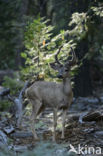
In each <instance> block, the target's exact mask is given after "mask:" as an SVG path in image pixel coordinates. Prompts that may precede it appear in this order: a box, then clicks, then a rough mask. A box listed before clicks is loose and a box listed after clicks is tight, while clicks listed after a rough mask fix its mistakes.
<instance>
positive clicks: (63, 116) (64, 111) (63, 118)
mask: <svg viewBox="0 0 103 156" xmlns="http://www.w3.org/2000/svg"><path fill="white" fill-rule="evenodd" d="M66 114H67V110H63V115H62V135H61V138H62V139H64V130H65V120H66Z"/></svg>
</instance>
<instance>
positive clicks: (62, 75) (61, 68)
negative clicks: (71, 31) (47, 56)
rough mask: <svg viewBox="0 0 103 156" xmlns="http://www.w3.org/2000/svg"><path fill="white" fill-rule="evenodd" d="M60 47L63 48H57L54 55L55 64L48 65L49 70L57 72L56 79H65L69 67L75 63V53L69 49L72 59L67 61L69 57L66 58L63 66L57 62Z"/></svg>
mask: <svg viewBox="0 0 103 156" xmlns="http://www.w3.org/2000/svg"><path fill="white" fill-rule="evenodd" d="M62 47H63V46H61V47H60V48H59V50H58V51H57V53H56V55H55V62H53V63H50V66H51V68H53V69H54V70H57V71H58V73H59V74H58V75H57V77H58V78H65V77H67V76H68V72H69V71H70V69H71V67H72V66H73V65H75V64H76V63H77V58H76V55H75V52H74V50H73V49H72V48H71V53H72V59H71V60H69V57H68V58H67V59H66V60H65V61H64V62H65V64H64V65H63V64H62V63H61V62H60V61H59V59H58V55H59V53H60V51H61V49H62Z"/></svg>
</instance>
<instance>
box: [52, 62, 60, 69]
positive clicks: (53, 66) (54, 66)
mask: <svg viewBox="0 0 103 156" xmlns="http://www.w3.org/2000/svg"><path fill="white" fill-rule="evenodd" d="M50 67H51V68H53V69H54V70H59V68H60V66H59V65H57V64H55V63H50Z"/></svg>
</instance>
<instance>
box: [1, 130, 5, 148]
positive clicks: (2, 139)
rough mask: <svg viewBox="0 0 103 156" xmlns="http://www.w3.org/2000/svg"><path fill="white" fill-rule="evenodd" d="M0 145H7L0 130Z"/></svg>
mask: <svg viewBox="0 0 103 156" xmlns="http://www.w3.org/2000/svg"><path fill="white" fill-rule="evenodd" d="M0 143H1V144H4V145H7V136H6V135H5V133H4V132H2V131H1V130H0Z"/></svg>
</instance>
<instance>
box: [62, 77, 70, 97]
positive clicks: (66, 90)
mask: <svg viewBox="0 0 103 156" xmlns="http://www.w3.org/2000/svg"><path fill="white" fill-rule="evenodd" d="M71 89H72V87H71V80H70V77H66V78H64V79H63V92H64V94H66V95H68V94H69V93H70V91H71Z"/></svg>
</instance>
